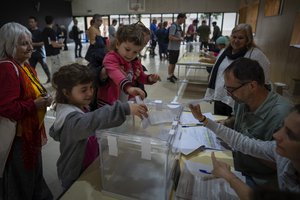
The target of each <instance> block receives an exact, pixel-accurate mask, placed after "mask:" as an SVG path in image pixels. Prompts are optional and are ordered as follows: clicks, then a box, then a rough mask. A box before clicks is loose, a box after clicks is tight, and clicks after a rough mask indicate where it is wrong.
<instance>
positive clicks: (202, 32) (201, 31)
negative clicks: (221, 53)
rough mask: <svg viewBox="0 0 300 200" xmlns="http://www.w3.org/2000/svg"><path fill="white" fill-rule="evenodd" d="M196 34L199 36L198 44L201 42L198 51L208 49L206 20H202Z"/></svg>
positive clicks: (208, 30)
mask: <svg viewBox="0 0 300 200" xmlns="http://www.w3.org/2000/svg"><path fill="white" fill-rule="evenodd" d="M197 33H198V35H199V36H200V38H199V42H201V44H200V49H202V48H203V47H204V48H206V49H207V48H208V41H209V34H210V28H209V26H208V25H207V24H206V20H202V22H201V26H199V27H198V29H197Z"/></svg>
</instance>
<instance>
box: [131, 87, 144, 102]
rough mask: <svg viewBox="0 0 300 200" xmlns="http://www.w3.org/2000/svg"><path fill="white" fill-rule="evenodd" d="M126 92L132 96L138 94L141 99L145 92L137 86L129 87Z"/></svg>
mask: <svg viewBox="0 0 300 200" xmlns="http://www.w3.org/2000/svg"><path fill="white" fill-rule="evenodd" d="M127 93H128V94H130V95H131V96H134V97H135V96H137V95H139V96H140V97H141V99H145V92H144V91H143V90H142V89H140V88H138V87H129V88H128V89H127Z"/></svg>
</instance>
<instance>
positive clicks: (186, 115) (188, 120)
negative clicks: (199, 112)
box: [180, 112, 215, 126]
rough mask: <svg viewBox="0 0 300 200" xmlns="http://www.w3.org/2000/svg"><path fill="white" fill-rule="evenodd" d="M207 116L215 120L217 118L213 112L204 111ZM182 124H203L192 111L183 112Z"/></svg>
mask: <svg viewBox="0 0 300 200" xmlns="http://www.w3.org/2000/svg"><path fill="white" fill-rule="evenodd" d="M203 115H205V116H206V117H207V118H209V119H211V120H214V121H215V118H214V116H213V115H212V114H211V113H203ZM180 124H181V125H182V126H196V125H202V123H201V122H199V121H198V120H197V119H195V117H194V116H193V114H192V113H191V112H183V113H182V114H181V117H180Z"/></svg>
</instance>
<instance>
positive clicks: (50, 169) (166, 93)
mask: <svg viewBox="0 0 300 200" xmlns="http://www.w3.org/2000/svg"><path fill="white" fill-rule="evenodd" d="M68 47H69V50H68V51H61V64H62V65H65V64H70V63H73V62H79V63H82V64H87V62H86V61H85V60H84V59H75V56H74V44H73V43H71V44H69V45H68ZM87 47H88V44H83V51H82V55H85V52H86V49H87ZM182 48H184V46H183V47H182ZM183 50H184V49H182V52H183ZM142 63H143V64H144V65H145V66H146V67H147V69H148V72H147V73H158V74H159V75H160V76H161V79H162V81H161V82H158V83H156V84H154V85H151V86H146V91H147V93H148V99H153V100H154V99H160V100H164V101H168V102H172V101H177V102H187V101H188V100H189V99H199V98H201V97H202V95H203V92H201V93H197V91H199V88H200V89H201V88H202V89H203V87H200V86H199V88H198V86H197V85H192V84H191V85H188V87H187V92H185V88H186V86H187V84H186V83H182V84H174V83H170V82H168V81H167V68H168V61H167V60H162V61H160V60H159V56H155V57H154V58H149V54H148V53H147V57H146V58H143V60H142ZM49 67H50V66H49ZM36 70H37V73H38V77H39V78H40V80H41V82H45V81H46V76H45V74H44V72H43V70H42V68H41V67H40V66H39V65H38V66H37V67H36ZM180 72H181V71H180ZM176 73H177V71H176ZM195 73H200V74H196V75H197V76H199V75H200V76H203V77H202V78H204V79H207V76H208V74H207V72H206V71H205V70H203V71H200V72H191V74H192V75H193V76H195ZM45 87H46V88H47V89H48V91H49V92H53V88H52V87H51V84H46V85H45ZM204 88H205V87H204ZM177 91H178V96H177ZM200 91H201V90H200ZM211 109H212V105H211V104H207V105H206V106H204V111H205V112H206V111H211ZM54 120H55V116H54V114H53V111H51V110H49V111H48V112H47V115H46V118H45V124H46V130H47V133H48V131H49V128H50V126H51V125H52V124H53V122H54ZM58 157H59V143H58V142H56V141H54V140H53V139H52V138H51V137H48V143H47V144H46V145H45V146H44V147H43V165H44V176H45V179H46V181H47V183H48V185H49V187H50V189H51V191H52V192H53V194H54V196H55V198H56V197H58V196H59V195H60V194H61V192H62V188H61V186H60V182H59V180H58V178H57V172H56V161H57V159H58Z"/></svg>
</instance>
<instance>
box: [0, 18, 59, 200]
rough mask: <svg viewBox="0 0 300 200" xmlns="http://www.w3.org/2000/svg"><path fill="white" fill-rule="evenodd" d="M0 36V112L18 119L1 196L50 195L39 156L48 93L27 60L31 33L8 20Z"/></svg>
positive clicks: (17, 197)
mask: <svg viewBox="0 0 300 200" xmlns="http://www.w3.org/2000/svg"><path fill="white" fill-rule="evenodd" d="M0 38H1V40H0V85H1V87H0V116H1V117H5V118H8V119H10V120H12V121H16V122H17V123H16V133H15V137H14V140H13V142H12V146H11V149H10V152H9V156H8V158H7V160H6V163H5V167H4V172H3V174H1V175H2V176H0V177H1V178H0V199H4V200H7V199H9V200H12V199H28V200H29V199H30V200H32V199H53V196H52V194H51V192H50V190H49V188H48V186H47V184H46V182H45V180H44V177H43V170H42V157H41V149H42V144H45V143H46V134H45V127H44V116H45V113H46V107H47V106H49V105H50V103H51V97H49V95H48V94H47V91H46V89H45V88H44V87H43V86H42V84H41V83H40V81H39V80H38V78H37V74H36V71H35V70H34V68H32V67H31V66H29V64H28V59H29V58H30V56H31V53H32V50H33V46H32V40H31V33H30V31H29V30H28V29H27V28H26V27H24V26H22V25H21V24H18V23H15V22H11V23H7V24H5V25H3V26H2V27H1V29H0ZM2 134H3V133H2ZM4 134H5V133H4Z"/></svg>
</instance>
